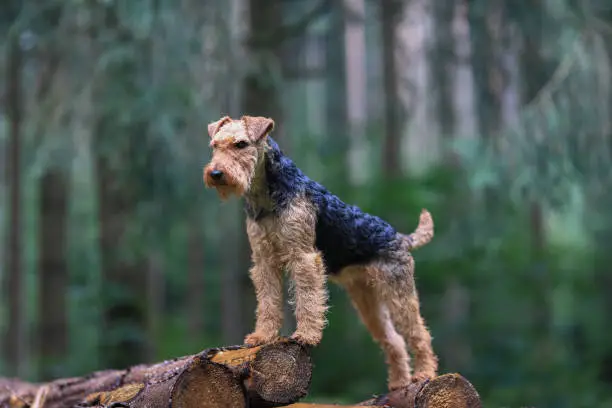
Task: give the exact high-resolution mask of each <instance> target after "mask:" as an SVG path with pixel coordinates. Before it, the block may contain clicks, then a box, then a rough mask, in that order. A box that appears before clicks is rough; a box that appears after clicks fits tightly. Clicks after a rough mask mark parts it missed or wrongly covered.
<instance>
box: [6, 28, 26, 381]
mask: <svg viewBox="0 0 612 408" xmlns="http://www.w3.org/2000/svg"><path fill="white" fill-rule="evenodd" d="M7 49H8V56H7V61H8V67H7V76H6V89H7V96H6V111H7V116H8V121H9V141H8V145H9V154H8V156H9V157H8V160H7V164H8V169H7V175H8V180H9V197H10V198H9V200H10V201H9V214H10V216H9V220H10V221H9V232H8V241H7V251H6V254H7V259H8V262H7V277H6V285H5V288H6V289H5V290H6V295H5V296H6V299H8V324H7V328H6V335H5V336H3V337H4V357H5V361H6V363H7V366H8V371H9V372H11V373H18V374H21V369H22V367H21V365H22V361H23V357H24V354H25V350H24V341H25V317H24V316H23V312H24V309H23V305H24V293H23V292H24V288H23V276H22V267H21V250H22V244H21V230H22V227H21V122H22V116H23V115H22V114H23V112H22V111H23V90H22V65H23V58H22V53H21V49H20V47H19V39H18V38H17V36H16V35H12V36H11V38H10V39H9V43H8V46H7Z"/></svg>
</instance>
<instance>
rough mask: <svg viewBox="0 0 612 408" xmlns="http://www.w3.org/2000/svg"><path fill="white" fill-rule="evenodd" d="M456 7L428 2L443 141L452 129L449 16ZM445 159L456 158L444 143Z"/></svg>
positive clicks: (452, 50) (453, 60)
mask: <svg viewBox="0 0 612 408" xmlns="http://www.w3.org/2000/svg"><path fill="white" fill-rule="evenodd" d="M456 8H457V7H451V6H449V4H448V3H445V2H434V3H432V9H433V10H432V11H433V12H432V14H433V16H432V17H433V25H434V29H433V32H434V33H435V34H434V37H433V41H432V42H433V44H432V48H431V50H430V53H429V58H430V62H431V64H430V67H431V71H432V73H431V76H432V79H433V84H434V86H433V87H432V88H433V89H432V91H433V92H432V93H433V94H434V95H435V98H434V99H435V106H436V116H437V118H436V119H437V122H438V126H439V129H440V132H441V136H442V140H443V141H447V142H448V141H450V140H451V139H452V137H453V135H454V134H455V132H456V129H455V123H456V120H455V110H454V105H453V96H454V95H453V80H454V75H455V73H456V54H455V43H456V41H455V37H454V35H453V20H454V17H455V11H456ZM444 151H445V156H446V162H447V163H448V164H449V165H455V164H457V163H456V160H455V159H454V158H453V157H451V155H450V154H449V153H448V146H444Z"/></svg>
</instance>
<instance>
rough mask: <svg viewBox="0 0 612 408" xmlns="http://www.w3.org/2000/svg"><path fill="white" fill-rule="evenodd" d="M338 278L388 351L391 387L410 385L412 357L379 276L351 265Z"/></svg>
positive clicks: (387, 358)
mask: <svg viewBox="0 0 612 408" xmlns="http://www.w3.org/2000/svg"><path fill="white" fill-rule="evenodd" d="M334 281H335V282H336V283H339V284H341V285H342V286H344V288H345V289H346V291H347V293H348V295H349V297H350V298H351V302H352V303H353V306H354V307H355V309H356V310H357V313H358V314H359V317H361V320H362V322H363V323H364V324H365V326H366V328H367V329H368V331H369V332H370V334H371V335H372V338H373V339H374V340H375V341H376V342H377V343H378V344H379V345H380V347H381V348H382V350H383V352H384V353H385V362H386V363H387V366H388V370H389V375H388V383H389V389H392V390H393V389H397V388H400V387H404V386H407V385H408V384H410V365H409V363H410V357H409V356H408V353H407V352H406V343H405V342H404V339H403V338H402V336H400V335H399V334H398V333H397V332H396V331H395V327H394V325H393V321H392V320H391V316H390V313H389V309H388V307H387V305H386V304H385V302H384V301H382V300H381V298H380V291H379V288H377V285H378V282H377V280H376V278H375V277H374V278H373V277H372V274H371V273H368V270H367V268H365V267H349V268H345V270H343V271H342V273H341V274H340V275H339V276H338V278H336V279H335V280H334Z"/></svg>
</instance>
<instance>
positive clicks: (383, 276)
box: [377, 257, 438, 381]
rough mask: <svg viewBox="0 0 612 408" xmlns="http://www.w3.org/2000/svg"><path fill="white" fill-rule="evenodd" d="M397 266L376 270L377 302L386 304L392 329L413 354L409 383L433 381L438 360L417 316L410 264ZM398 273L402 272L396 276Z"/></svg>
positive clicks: (409, 260) (406, 261)
mask: <svg viewBox="0 0 612 408" xmlns="http://www.w3.org/2000/svg"><path fill="white" fill-rule="evenodd" d="M400 265H401V266H400ZM400 265H398V264H397V263H393V264H383V265H381V266H380V268H379V273H378V279H377V282H378V284H379V287H380V291H381V296H382V297H381V298H382V299H384V300H385V302H386V303H387V307H388V308H389V311H390V313H391V319H392V320H393V323H394V325H395V328H396V329H397V331H398V332H399V333H400V334H401V335H402V337H404V339H405V340H406V341H408V345H409V346H410V350H411V352H412V353H413V354H414V374H413V376H412V381H420V380H424V379H426V378H433V377H435V376H436V373H437V370H438V358H437V357H436V355H435V354H434V352H433V348H432V344H431V334H430V333H429V330H428V329H427V327H426V326H425V321H424V319H423V317H422V316H421V312H420V306H419V298H418V295H417V291H416V288H415V286H414V260H413V259H412V257H404V259H402V261H401V262H400ZM401 270H403V272H401V273H400V271H401Z"/></svg>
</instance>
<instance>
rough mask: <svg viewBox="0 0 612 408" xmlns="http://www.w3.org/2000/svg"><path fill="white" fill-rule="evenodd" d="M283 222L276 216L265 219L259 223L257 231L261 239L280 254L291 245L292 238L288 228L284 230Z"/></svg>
mask: <svg viewBox="0 0 612 408" xmlns="http://www.w3.org/2000/svg"><path fill="white" fill-rule="evenodd" d="M282 224H283V223H282V222H281V221H280V220H279V219H278V218H277V217H275V216H268V217H264V218H262V219H260V220H258V221H257V227H258V228H257V229H258V230H259V232H260V233H261V239H264V240H266V242H267V243H268V244H269V245H271V246H272V247H273V248H274V251H275V252H276V253H280V252H282V251H284V250H286V249H287V248H288V245H289V244H291V237H290V234H289V233H288V231H287V229H286V228H282Z"/></svg>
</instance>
